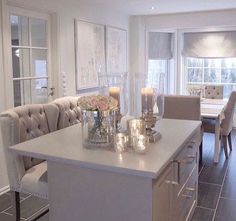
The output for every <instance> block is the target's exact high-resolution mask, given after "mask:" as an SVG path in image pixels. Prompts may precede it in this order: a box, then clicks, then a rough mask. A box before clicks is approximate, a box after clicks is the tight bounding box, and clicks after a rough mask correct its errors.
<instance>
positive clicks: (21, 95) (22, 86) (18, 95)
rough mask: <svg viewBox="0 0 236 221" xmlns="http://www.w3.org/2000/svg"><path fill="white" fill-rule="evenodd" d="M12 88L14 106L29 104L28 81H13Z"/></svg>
mask: <svg viewBox="0 0 236 221" xmlns="http://www.w3.org/2000/svg"><path fill="white" fill-rule="evenodd" d="M13 87H14V106H15V107H17V106H20V105H24V104H30V103H31V99H30V97H31V91H30V80H16V81H13Z"/></svg>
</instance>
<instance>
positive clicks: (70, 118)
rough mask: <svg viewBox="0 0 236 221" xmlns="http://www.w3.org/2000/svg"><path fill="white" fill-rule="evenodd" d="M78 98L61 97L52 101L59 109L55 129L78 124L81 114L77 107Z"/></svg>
mask: <svg viewBox="0 0 236 221" xmlns="http://www.w3.org/2000/svg"><path fill="white" fill-rule="evenodd" d="M78 99H79V97H70V96H68V97H62V98H58V99H56V100H54V101H53V104H56V105H57V106H58V108H59V118H58V125H57V128H58V129H59V130H60V129H63V128H65V127H69V126H72V125H74V124H77V123H79V122H80V117H81V112H80V108H79V106H78Z"/></svg>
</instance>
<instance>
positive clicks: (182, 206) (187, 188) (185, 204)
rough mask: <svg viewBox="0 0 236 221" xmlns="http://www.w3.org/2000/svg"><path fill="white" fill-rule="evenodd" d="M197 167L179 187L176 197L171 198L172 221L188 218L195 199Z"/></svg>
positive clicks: (181, 220)
mask: <svg viewBox="0 0 236 221" xmlns="http://www.w3.org/2000/svg"><path fill="white" fill-rule="evenodd" d="M197 177H198V169H197V167H195V169H194V170H193V172H192V174H191V176H190V177H189V179H188V181H187V182H186V184H185V185H184V187H183V188H182V189H181V191H180V193H179V194H178V195H177V198H176V199H174V200H173V202H174V205H173V218H172V220H174V221H185V220H188V218H189V216H190V214H191V212H192V210H193V209H194V204H195V203H196V200H197V184H198V181H197V179H198V178H197Z"/></svg>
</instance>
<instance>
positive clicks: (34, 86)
mask: <svg viewBox="0 0 236 221" xmlns="http://www.w3.org/2000/svg"><path fill="white" fill-rule="evenodd" d="M31 90H32V103H33V104H44V103H47V102H48V79H36V80H31Z"/></svg>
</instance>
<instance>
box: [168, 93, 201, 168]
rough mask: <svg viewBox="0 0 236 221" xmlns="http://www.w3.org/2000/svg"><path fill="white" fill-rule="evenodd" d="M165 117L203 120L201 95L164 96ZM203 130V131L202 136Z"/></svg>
mask: <svg viewBox="0 0 236 221" xmlns="http://www.w3.org/2000/svg"><path fill="white" fill-rule="evenodd" d="M163 118H168V119H180V120H198V121H201V106H200V96H183V95H168V96H164V115H163ZM202 135H203V130H202V131H201V136H202ZM201 140H202V139H201ZM201 162H202V142H201V144H200V146H199V164H201Z"/></svg>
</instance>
